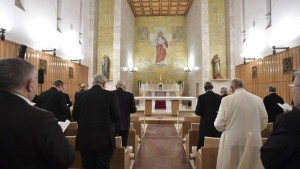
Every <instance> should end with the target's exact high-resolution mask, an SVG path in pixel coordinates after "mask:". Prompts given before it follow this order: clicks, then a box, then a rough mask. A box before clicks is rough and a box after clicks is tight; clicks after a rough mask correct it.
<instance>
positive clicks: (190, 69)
mask: <svg viewBox="0 0 300 169" xmlns="http://www.w3.org/2000/svg"><path fill="white" fill-rule="evenodd" d="M183 70H184V71H185V72H191V71H192V70H195V71H197V70H199V67H198V66H195V67H192V68H189V67H184V68H183Z"/></svg>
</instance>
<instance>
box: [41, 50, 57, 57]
mask: <svg viewBox="0 0 300 169" xmlns="http://www.w3.org/2000/svg"><path fill="white" fill-rule="evenodd" d="M42 52H53V54H52V55H53V56H56V49H52V50H42Z"/></svg>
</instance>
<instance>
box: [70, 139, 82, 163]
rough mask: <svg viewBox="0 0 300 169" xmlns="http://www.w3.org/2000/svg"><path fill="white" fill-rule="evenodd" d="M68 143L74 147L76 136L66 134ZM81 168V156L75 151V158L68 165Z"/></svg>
mask: <svg viewBox="0 0 300 169" xmlns="http://www.w3.org/2000/svg"><path fill="white" fill-rule="evenodd" d="M66 138H67V141H68V143H69V144H71V145H72V146H74V147H75V141H76V136H66ZM71 168H72V169H75V168H76V169H82V163H81V156H80V152H79V151H75V160H74V162H73V164H72V165H71V166H70V169H71Z"/></svg>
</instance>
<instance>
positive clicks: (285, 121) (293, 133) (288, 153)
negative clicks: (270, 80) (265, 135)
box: [260, 70, 300, 169]
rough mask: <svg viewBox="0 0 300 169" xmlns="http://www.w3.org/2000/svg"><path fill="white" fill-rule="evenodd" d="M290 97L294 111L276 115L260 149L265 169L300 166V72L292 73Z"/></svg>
mask: <svg viewBox="0 0 300 169" xmlns="http://www.w3.org/2000/svg"><path fill="white" fill-rule="evenodd" d="M294 77H295V79H294V82H293V84H291V85H290V86H291V95H292V98H293V101H294V109H293V111H291V112H287V113H283V114H280V115H278V117H277V119H276V122H275V124H274V128H273V132H272V134H271V136H270V137H269V139H268V140H267V142H266V143H265V144H264V145H263V146H262V148H261V149H260V152H261V160H262V163H263V165H264V167H265V168H266V169H282V168H286V169H294V168H299V166H300V160H299V157H300V144H299V143H300V123H299V121H300V71H299V70H298V71H296V72H295V73H294Z"/></svg>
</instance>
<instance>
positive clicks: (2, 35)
mask: <svg viewBox="0 0 300 169" xmlns="http://www.w3.org/2000/svg"><path fill="white" fill-rule="evenodd" d="M0 32H1V40H5V35H4V34H5V29H3V28H0Z"/></svg>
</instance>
